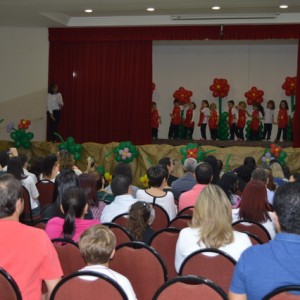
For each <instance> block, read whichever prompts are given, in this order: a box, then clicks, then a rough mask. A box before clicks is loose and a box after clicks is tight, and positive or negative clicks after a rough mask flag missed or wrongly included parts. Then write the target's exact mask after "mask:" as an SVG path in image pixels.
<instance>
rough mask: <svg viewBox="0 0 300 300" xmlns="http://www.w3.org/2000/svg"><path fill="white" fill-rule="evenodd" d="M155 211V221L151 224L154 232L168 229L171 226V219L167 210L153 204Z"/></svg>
mask: <svg viewBox="0 0 300 300" xmlns="http://www.w3.org/2000/svg"><path fill="white" fill-rule="evenodd" d="M153 208H154V210H155V219H154V221H153V223H152V224H151V227H152V229H153V230H154V231H158V230H160V229H163V228H166V227H168V226H169V223H170V219H169V215H168V213H167V212H166V210H165V209H164V208H163V207H161V206H160V205H158V204H153Z"/></svg>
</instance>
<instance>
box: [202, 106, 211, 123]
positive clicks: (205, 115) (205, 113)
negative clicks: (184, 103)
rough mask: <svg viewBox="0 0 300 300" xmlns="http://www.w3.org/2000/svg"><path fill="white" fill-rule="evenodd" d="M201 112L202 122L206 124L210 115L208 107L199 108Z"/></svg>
mask: <svg viewBox="0 0 300 300" xmlns="http://www.w3.org/2000/svg"><path fill="white" fill-rule="evenodd" d="M201 112H202V113H203V114H204V119H203V122H202V124H207V122H208V118H209V116H210V109H209V108H208V107H204V108H202V109H201Z"/></svg>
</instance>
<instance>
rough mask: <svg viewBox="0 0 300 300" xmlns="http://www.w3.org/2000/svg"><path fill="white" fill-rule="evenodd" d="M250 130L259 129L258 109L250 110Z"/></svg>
mask: <svg viewBox="0 0 300 300" xmlns="http://www.w3.org/2000/svg"><path fill="white" fill-rule="evenodd" d="M250 128H251V130H254V131H258V130H259V110H254V111H253V112H252V120H251V125H250Z"/></svg>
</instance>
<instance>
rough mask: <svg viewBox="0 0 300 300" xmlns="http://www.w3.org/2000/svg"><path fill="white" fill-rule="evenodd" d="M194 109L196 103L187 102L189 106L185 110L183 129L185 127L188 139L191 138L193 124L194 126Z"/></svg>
mask: <svg viewBox="0 0 300 300" xmlns="http://www.w3.org/2000/svg"><path fill="white" fill-rule="evenodd" d="M195 109H196V104H195V103H194V102H190V103H189V108H188V110H187V111H186V114H185V119H184V122H183V124H184V129H185V136H186V138H187V139H188V140H192V139H193V133H194V126H195V120H194V119H195V114H194V111H195Z"/></svg>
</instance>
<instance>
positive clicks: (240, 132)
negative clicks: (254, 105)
mask: <svg viewBox="0 0 300 300" xmlns="http://www.w3.org/2000/svg"><path fill="white" fill-rule="evenodd" d="M247 115H248V116H250V114H249V113H248V112H247V110H246V102H245V101H240V102H239V105H238V119H237V122H236V136H237V138H238V140H239V141H243V140H244V128H245V125H246V119H247Z"/></svg>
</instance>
